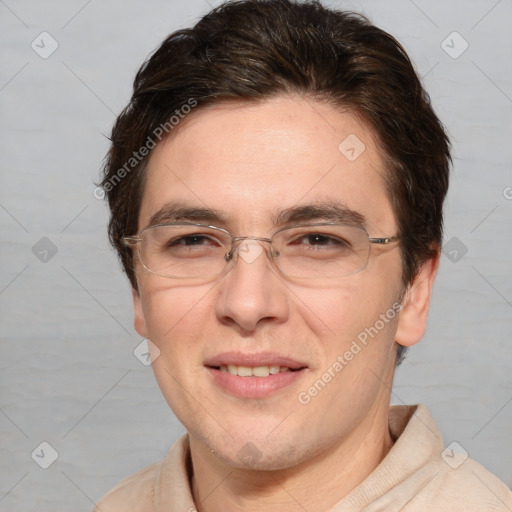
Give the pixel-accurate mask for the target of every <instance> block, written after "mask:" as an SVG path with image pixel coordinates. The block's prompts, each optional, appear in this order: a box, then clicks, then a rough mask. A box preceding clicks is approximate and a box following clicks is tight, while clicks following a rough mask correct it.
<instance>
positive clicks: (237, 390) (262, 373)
mask: <svg viewBox="0 0 512 512" xmlns="http://www.w3.org/2000/svg"><path fill="white" fill-rule="evenodd" d="M204 366H205V368H206V369H207V370H208V372H209V374H210V375H211V377H212V379H213V383H214V384H215V385H216V386H217V387H218V388H220V389H221V390H222V391H224V392H226V393H228V394H230V395H234V396H237V397H240V398H267V397H270V396H271V395H272V394H275V393H276V392H277V391H279V390H282V389H283V388H285V387H288V386H290V385H292V384H293V383H296V382H297V381H298V380H299V379H301V378H302V377H303V376H304V375H305V374H306V373H307V371H308V369H309V368H308V366H307V365H306V364H305V363H302V362H299V361H296V360H293V359H291V358H288V357H281V356H276V355H272V354H262V353H260V354H241V353H229V354H227V353H226V354H220V355H218V356H216V357H214V358H212V359H209V360H207V361H206V362H205V363H204Z"/></svg>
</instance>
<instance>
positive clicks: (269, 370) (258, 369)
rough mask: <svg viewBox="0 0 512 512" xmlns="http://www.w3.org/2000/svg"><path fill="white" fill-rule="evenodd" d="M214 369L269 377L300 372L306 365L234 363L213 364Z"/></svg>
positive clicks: (244, 375)
mask: <svg viewBox="0 0 512 512" xmlns="http://www.w3.org/2000/svg"><path fill="white" fill-rule="evenodd" d="M210 368H213V369H214V370H220V371H221V372H224V373H230V374H231V375H236V376H238V377H261V378H264V377H269V376H271V375H277V374H278V373H286V372H299V371H301V370H304V369H305V368H306V367H305V366H303V367H300V368H289V367H288V366H278V365H271V366H237V365H234V364H228V365H224V364H222V365H220V366H211V367H210Z"/></svg>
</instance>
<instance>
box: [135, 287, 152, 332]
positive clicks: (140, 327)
mask: <svg viewBox="0 0 512 512" xmlns="http://www.w3.org/2000/svg"><path fill="white" fill-rule="evenodd" d="M132 298H133V326H134V327H135V330H136V331H137V332H138V333H139V334H140V335H141V336H142V337H143V338H147V337H148V336H147V332H148V331H147V328H146V317H145V315H144V309H143V308H142V301H141V299H140V295H139V292H138V291H137V290H136V289H135V288H132Z"/></svg>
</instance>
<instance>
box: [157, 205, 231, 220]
mask: <svg viewBox="0 0 512 512" xmlns="http://www.w3.org/2000/svg"><path fill="white" fill-rule="evenodd" d="M168 222H207V223H209V224H215V223H217V224H223V223H225V215H224V214H223V213H222V212H220V211H219V210H214V209H212V208H199V207H191V206H186V205H184V204H182V203H167V204H165V205H164V206H163V207H162V208H160V210H158V211H157V212H156V213H154V214H153V215H152V216H151V218H150V219H149V224H148V226H155V225H156V224H166V223H168Z"/></svg>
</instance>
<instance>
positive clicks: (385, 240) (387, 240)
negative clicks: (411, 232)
mask: <svg viewBox="0 0 512 512" xmlns="http://www.w3.org/2000/svg"><path fill="white" fill-rule="evenodd" d="M399 239H400V237H399V236H388V237H385V238H370V239H369V240H370V243H371V244H382V245H387V244H390V243H392V242H397V241H398V240H399Z"/></svg>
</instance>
